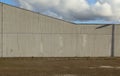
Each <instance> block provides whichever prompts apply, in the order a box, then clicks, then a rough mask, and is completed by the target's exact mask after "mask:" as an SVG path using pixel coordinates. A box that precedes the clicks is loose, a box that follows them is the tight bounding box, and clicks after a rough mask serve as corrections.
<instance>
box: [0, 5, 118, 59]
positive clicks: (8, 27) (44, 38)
mask: <svg viewBox="0 0 120 76" xmlns="http://www.w3.org/2000/svg"><path fill="white" fill-rule="evenodd" d="M3 9H4V11H3V13H4V14H3V17H4V18H3V24H4V25H3V29H2V30H3V31H2V32H3V37H2V38H3V54H2V55H3V57H32V56H33V57H109V56H110V55H111V26H109V27H106V28H102V29H96V27H98V26H101V25H75V24H71V23H68V22H65V21H62V20H58V19H55V18H51V17H47V16H44V15H40V14H37V13H33V12H30V11H26V10H23V9H19V8H15V7H11V6H8V5H5V4H4V5H3ZM0 27H1V26H0ZM119 29H120V27H119V25H118V26H117V27H116V43H115V44H116V47H115V49H116V50H115V56H120V52H119V50H120V48H119V44H120V42H119V41H120V33H119V31H118V30H119ZM2 55H1V56H2Z"/></svg>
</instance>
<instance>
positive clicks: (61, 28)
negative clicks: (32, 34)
mask: <svg viewBox="0 0 120 76" xmlns="http://www.w3.org/2000/svg"><path fill="white" fill-rule="evenodd" d="M39 24H40V26H41V30H42V31H41V33H76V30H75V25H73V24H71V23H68V22H65V21H62V20H58V19H54V18H51V17H47V16H42V15H39Z"/></svg>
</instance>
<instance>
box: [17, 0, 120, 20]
mask: <svg viewBox="0 0 120 76" xmlns="http://www.w3.org/2000/svg"><path fill="white" fill-rule="evenodd" d="M18 1H19V3H20V7H22V8H26V9H29V10H33V11H37V12H41V13H44V14H48V15H50V16H54V17H57V18H62V19H65V20H68V21H75V20H77V21H78V20H80V21H88V20H96V19H99V20H106V21H120V0H97V2H96V3H95V4H93V5H90V4H89V3H88V2H87V0H18Z"/></svg>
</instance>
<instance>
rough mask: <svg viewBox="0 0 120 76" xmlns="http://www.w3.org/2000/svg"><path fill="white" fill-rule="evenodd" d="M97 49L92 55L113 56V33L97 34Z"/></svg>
mask: <svg viewBox="0 0 120 76" xmlns="http://www.w3.org/2000/svg"><path fill="white" fill-rule="evenodd" d="M94 48H95V51H94V53H93V54H92V55H94V56H98V57H109V56H111V35H96V36H95V47H94Z"/></svg>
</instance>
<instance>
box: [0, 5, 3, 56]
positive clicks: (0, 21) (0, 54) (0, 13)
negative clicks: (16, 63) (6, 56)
mask: <svg viewBox="0 0 120 76" xmlns="http://www.w3.org/2000/svg"><path fill="white" fill-rule="evenodd" d="M2 22H3V21H2V4H1V3H0V57H2V46H1V45H2V39H1V36H2V30H1V26H2V24H3V23H2Z"/></svg>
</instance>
